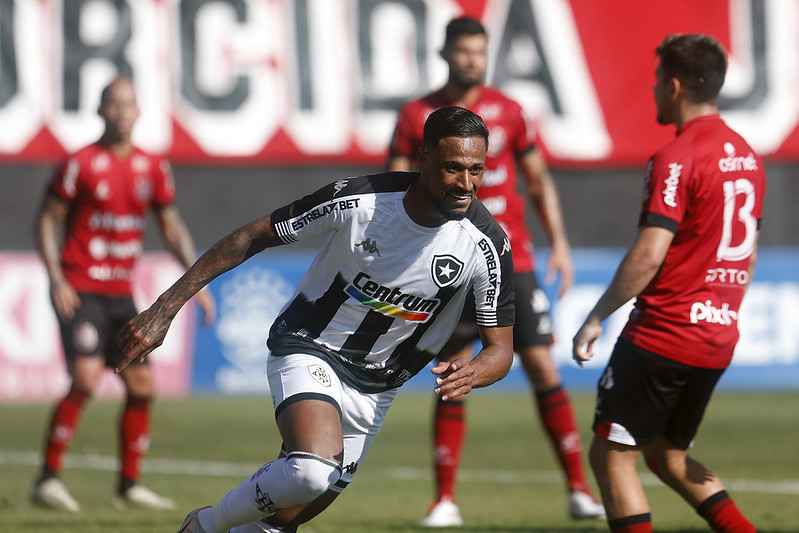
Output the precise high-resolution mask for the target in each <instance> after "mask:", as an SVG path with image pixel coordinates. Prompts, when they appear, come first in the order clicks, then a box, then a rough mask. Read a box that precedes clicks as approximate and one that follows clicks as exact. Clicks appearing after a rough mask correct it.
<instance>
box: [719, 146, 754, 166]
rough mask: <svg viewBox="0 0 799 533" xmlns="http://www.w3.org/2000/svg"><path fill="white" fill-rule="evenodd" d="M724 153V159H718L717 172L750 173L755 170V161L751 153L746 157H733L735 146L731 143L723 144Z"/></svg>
mask: <svg viewBox="0 0 799 533" xmlns="http://www.w3.org/2000/svg"><path fill="white" fill-rule="evenodd" d="M724 153H725V154H726V157H722V158H721V159H719V170H721V171H722V172H742V171H748V172H752V171H754V170H757V159H755V155H754V154H753V153H752V152H749V154H748V155H747V156H745V157H744V156H737V155H735V146H733V144H732V143H730V142H726V143H724Z"/></svg>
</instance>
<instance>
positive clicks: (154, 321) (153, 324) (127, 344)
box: [116, 302, 172, 373]
mask: <svg viewBox="0 0 799 533" xmlns="http://www.w3.org/2000/svg"><path fill="white" fill-rule="evenodd" d="M171 323H172V319H171V318H168V317H167V315H166V313H164V312H163V311H162V310H161V309H160V307H159V306H158V302H156V303H155V304H153V305H152V306H151V307H149V308H148V309H147V310H145V311H142V312H141V313H139V314H138V315H136V316H135V317H133V318H132V319H131V320H130V322H128V323H127V324H125V327H124V328H122V331H121V332H120V334H119V339H118V341H119V349H120V353H121V354H122V359H121V360H120V363H119V366H117V368H116V371H117V373H119V372H122V371H123V370H125V368H127V367H128V365H129V364H131V363H132V362H133V361H135V360H136V359H138V358H141V359H142V361H143V360H144V358H145V357H147V354H149V353H150V352H152V351H153V350H155V349H156V348H158V347H159V346H161V344H163V342H164V338H165V337H166V334H167V331H169V326H170V324H171Z"/></svg>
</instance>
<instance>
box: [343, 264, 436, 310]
mask: <svg viewBox="0 0 799 533" xmlns="http://www.w3.org/2000/svg"><path fill="white" fill-rule="evenodd" d="M344 292H346V293H347V294H348V295H349V296H350V297H352V298H353V299H355V300H356V301H357V302H359V303H360V304H362V305H366V306H368V307H371V308H372V309H373V310H374V311H377V312H378V313H381V314H383V315H387V316H393V317H396V318H401V319H403V320H408V321H410V322H427V321H428V320H429V319H430V317H431V316H433V313H434V312H435V310H436V309H437V308H438V306H439V305H440V304H441V300H438V299H436V298H432V299H427V298H423V297H421V296H415V295H413V294H408V293H405V292H403V291H402V290H401V289H399V288H398V287H393V288H392V287H386V286H385V285H381V284H380V283H377V282H375V281H372V278H371V276H369V275H368V274H365V273H363V272H359V273H358V275H357V276H355V279H354V280H353V281H352V283H350V284H349V285H347V287H346V288H345V289H344Z"/></svg>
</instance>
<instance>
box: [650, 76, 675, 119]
mask: <svg viewBox="0 0 799 533" xmlns="http://www.w3.org/2000/svg"><path fill="white" fill-rule="evenodd" d="M654 93H655V107H656V108H657V121H658V124H664V125H665V124H671V123H673V122H674V111H673V99H672V98H671V93H672V87H671V79H668V78H666V75H665V74H664V73H663V69H662V68H660V66H658V69H657V71H656V72H655V87H654Z"/></svg>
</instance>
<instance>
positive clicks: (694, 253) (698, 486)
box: [574, 35, 766, 533]
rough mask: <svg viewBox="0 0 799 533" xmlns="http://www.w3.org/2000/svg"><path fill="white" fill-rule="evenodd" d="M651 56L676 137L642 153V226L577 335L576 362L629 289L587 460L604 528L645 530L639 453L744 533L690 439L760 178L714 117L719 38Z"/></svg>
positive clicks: (738, 297)
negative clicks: (626, 314) (630, 304)
mask: <svg viewBox="0 0 799 533" xmlns="http://www.w3.org/2000/svg"><path fill="white" fill-rule="evenodd" d="M657 55H658V57H659V59H660V63H659V65H658V68H657V80H656V83H655V91H654V92H655V103H656V106H657V121H658V123H660V124H674V125H675V126H676V127H677V138H676V139H674V140H673V141H672V142H670V143H669V144H667V145H666V146H665V147H663V148H661V149H660V150H659V151H658V152H657V153H656V154H655V155H654V156H653V157H652V158H651V159H650V161H649V175H648V176H647V182H646V189H645V192H646V197H645V200H644V204H643V209H642V212H641V218H640V230H639V233H638V238H637V239H636V241H635V243H634V244H633V246H632V248H631V249H630V251H629V252H628V253H627V255H626V256H625V258H624V260H623V261H622V263H621V265H620V266H619V268H618V270H617V271H616V275H615V277H614V278H613V281H612V283H611V285H610V287H608V289H607V291H606V292H605V294H604V295H603V296H602V297H601V298H600V300H599V301H598V302H597V304H596V306H595V307H594V309H593V310H592V311H591V313H590V314H589V315H588V318H587V319H586V321H585V323H584V324H583V326H582V327H581V328H580V331H579V332H578V333H577V335H576V336H575V337H574V358H575V360H576V361H577V362H578V363H580V364H582V362H583V361H587V360H589V359H590V358H591V357H592V356H593V347H592V346H593V343H594V341H596V339H597V338H598V337H599V335H600V333H601V322H602V321H603V320H604V319H605V318H607V317H608V316H609V315H610V314H611V313H613V312H614V311H615V310H616V309H618V308H619V307H621V306H622V305H623V304H625V303H626V302H627V301H628V300H630V298H636V297H637V300H636V303H635V310H634V311H633V312H632V314H631V315H630V319H629V321H628V322H627V326H626V328H625V329H624V331H623V332H622V334H621V337H620V338H619V340H618V342H617V343H616V347H615V349H614V350H613V354H612V355H611V358H610V361H609V362H608V365H607V367H606V369H605V372H604V374H603V375H602V377H601V378H600V380H599V385H598V388H597V390H598V392H597V408H596V415H595V418H594V439H593V442H592V444H591V452H590V455H591V466H592V468H593V470H594V475H595V476H596V479H597V482H598V483H599V486H600V488H601V491H602V500H603V502H604V504H605V508H606V509H607V512H608V521H609V525H610V529H611V531H614V532H625V533H639V532H640V533H642V532H648V531H652V522H651V515H650V510H649V503H648V502H647V499H646V494H645V493H644V491H643V487H642V486H641V481H640V478H639V477H638V472H637V470H636V463H637V461H638V457H639V455H640V454H641V453H643V455H644V457H645V459H646V463H647V465H648V466H649V468H650V469H651V470H652V472H653V473H654V474H655V475H657V476H658V477H659V478H660V479H661V480H662V481H663V482H664V483H665V484H666V485H668V486H669V487H671V488H672V489H674V490H675V491H676V492H677V493H678V494H679V495H680V496H682V497H683V499H685V500H686V501H687V502H688V503H689V504H690V505H692V506H693V507H694V508H695V509H696V510H697V512H698V513H699V514H700V515H701V516H702V517H703V518H704V519H705V520H706V521H707V522H708V524H709V525H710V526H711V527H712V529H713V530H714V531H721V532H730V533H732V532H735V533H750V532H754V531H755V528H754V527H753V526H752V524H751V523H749V521H748V520H747V519H746V518H745V517H744V516H743V514H741V512H740V511H739V510H738V508H737V506H736V505H735V502H733V500H732V499H731V498H730V497H729V495H728V494H727V492H726V491H725V490H724V485H722V483H721V481H719V479H718V478H717V477H716V475H715V474H714V473H713V472H711V471H710V470H709V469H708V468H707V467H705V466H704V465H702V464H701V463H699V462H697V461H696V460H694V459H692V458H691V457H689V456H688V452H687V450H688V448H689V447H690V446H691V444H692V442H693V439H694V436H695V435H696V433H697V430H698V429H699V424H700V423H701V421H702V417H703V416H704V412H705V408H706V407H707V404H708V402H709V401H710V397H711V395H712V394H713V389H714V388H715V386H716V383H717V382H718V380H719V378H720V377H721V375H722V374H723V373H724V370H725V369H726V368H727V366H728V365H729V364H730V361H731V359H732V354H733V350H734V348H735V344H736V343H737V341H738V309H739V307H740V305H741V301H742V300H743V296H744V293H745V292H746V288H747V287H748V285H749V283H750V281H751V274H752V269H753V267H754V261H755V256H756V251H757V237H758V230H759V227H760V220H761V216H762V213H763V197H764V195H765V189H766V176H765V173H764V172H763V163H762V161H761V160H760V159H759V158H758V157H757V156H756V155H755V153H754V150H752V148H751V147H750V146H749V144H747V142H746V141H745V140H744V139H743V138H742V137H741V136H740V135H738V134H737V133H736V132H735V131H733V130H731V129H730V128H729V127H728V126H727V125H726V124H725V123H724V122H723V121H722V120H721V118H720V117H719V114H718V107H717V106H716V97H717V96H718V94H719V91H721V87H722V85H723V84H724V78H725V74H726V71H727V58H726V54H725V52H724V50H723V49H722V47H721V45H719V44H718V43H717V42H716V41H715V40H713V39H711V38H710V37H706V36H704V35H676V36H669V37H667V38H666V39H665V40H664V41H663V42H662V43H661V45H660V46H659V47H658V48H657Z"/></svg>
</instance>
